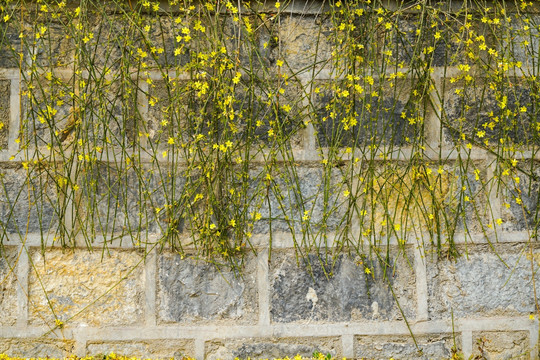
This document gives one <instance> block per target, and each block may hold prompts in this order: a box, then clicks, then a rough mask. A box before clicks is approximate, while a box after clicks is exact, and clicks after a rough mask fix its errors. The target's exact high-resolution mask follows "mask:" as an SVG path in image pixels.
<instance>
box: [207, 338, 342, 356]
mask: <svg viewBox="0 0 540 360" xmlns="http://www.w3.org/2000/svg"><path fill="white" fill-rule="evenodd" d="M205 345H206V357H205V358H206V359H208V360H217V359H234V358H239V359H249V358H251V359H281V358H285V357H286V356H288V357H290V358H292V357H293V356H296V355H301V356H303V357H306V358H311V356H312V355H313V353H315V352H320V353H322V354H324V355H326V354H331V355H332V357H339V356H341V351H342V350H341V340H340V338H337V337H336V338H331V337H328V338H317V337H313V338H284V339H281V338H268V339H258V338H248V339H238V340H212V341H207V342H206V344H205Z"/></svg>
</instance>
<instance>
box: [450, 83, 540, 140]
mask: <svg viewBox="0 0 540 360" xmlns="http://www.w3.org/2000/svg"><path fill="white" fill-rule="evenodd" d="M444 82H446V84H445V87H446V93H445V94H444V96H443V101H444V103H443V110H444V115H443V118H442V122H443V126H444V127H445V129H446V134H447V135H446V141H447V142H450V143H461V142H465V143H468V142H471V141H472V142H480V143H484V142H485V141H488V143H489V144H491V145H494V146H495V145H497V146H500V140H501V139H503V141H504V144H505V145H507V144H510V143H514V144H516V145H517V146H523V145H525V146H527V145H533V144H538V143H540V133H539V130H538V129H537V126H536V123H537V121H536V118H535V115H534V113H535V107H536V105H535V104H536V102H537V101H538V100H537V99H538V94H536V93H535V91H534V90H533V89H532V88H531V87H530V86H529V85H527V84H526V83H522V82H519V81H518V80H516V79H512V78H511V79H509V80H508V83H506V84H499V87H498V88H497V89H496V90H494V89H492V88H491V87H490V85H489V84H488V83H487V81H486V80H482V79H477V80H475V81H472V82H470V83H468V84H466V83H464V82H461V81H460V82H455V83H453V84H452V83H450V82H449V81H448V80H443V83H444ZM457 92H459V94H458V93H457ZM503 104H504V105H503ZM522 107H524V108H525V109H526V110H525V112H522V111H521V108H522ZM462 134H464V135H465V136H466V139H465V141H463V139H462Z"/></svg>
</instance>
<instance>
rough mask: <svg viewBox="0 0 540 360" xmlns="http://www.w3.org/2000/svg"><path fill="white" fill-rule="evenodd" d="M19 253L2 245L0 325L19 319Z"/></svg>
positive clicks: (0, 259)
mask: <svg viewBox="0 0 540 360" xmlns="http://www.w3.org/2000/svg"><path fill="white" fill-rule="evenodd" d="M17 255H18V254H17V248H15V247H9V246H6V247H0V313H1V314H2V316H0V326H12V325H15V322H16V321H17V315H18V311H17V286H18V284H17V276H16V274H17ZM0 353H2V351H1V350H0Z"/></svg>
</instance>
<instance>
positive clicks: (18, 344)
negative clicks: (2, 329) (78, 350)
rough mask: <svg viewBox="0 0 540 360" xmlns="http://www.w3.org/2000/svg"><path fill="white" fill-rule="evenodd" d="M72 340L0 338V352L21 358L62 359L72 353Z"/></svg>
mask: <svg viewBox="0 0 540 360" xmlns="http://www.w3.org/2000/svg"><path fill="white" fill-rule="evenodd" d="M74 346H75V342H74V341H73V340H57V339H46V338H45V339H44V338H39V339H32V338H25V339H20V338H7V339H6V338H4V339H0V354H6V355H9V356H11V357H22V358H38V357H39V358H57V359H62V358H64V357H67V356H69V355H71V354H73V350H74Z"/></svg>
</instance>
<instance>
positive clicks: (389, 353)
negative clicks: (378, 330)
mask: <svg viewBox="0 0 540 360" xmlns="http://www.w3.org/2000/svg"><path fill="white" fill-rule="evenodd" d="M414 336H415V340H416V342H417V344H418V347H416V346H415V343H414V341H413V339H412V337H411V336H410V335H393V336H387V335H383V336H356V337H355V344H354V352H355V358H361V359H390V358H394V359H404V360H405V359H410V360H413V359H423V360H424V359H425V360H428V359H450V358H451V357H452V354H453V350H452V348H454V347H455V349H459V347H460V337H459V335H458V336H456V337H454V336H452V334H432V335H423V334H414ZM456 352H457V351H456Z"/></svg>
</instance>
